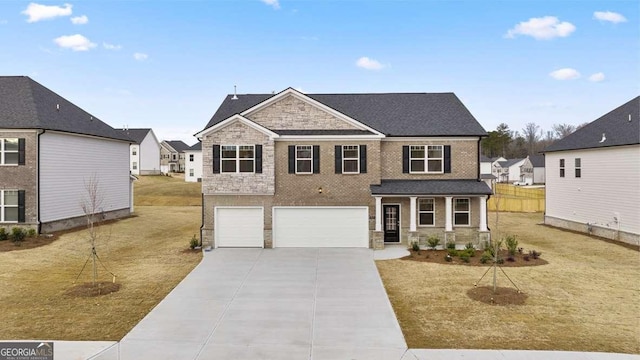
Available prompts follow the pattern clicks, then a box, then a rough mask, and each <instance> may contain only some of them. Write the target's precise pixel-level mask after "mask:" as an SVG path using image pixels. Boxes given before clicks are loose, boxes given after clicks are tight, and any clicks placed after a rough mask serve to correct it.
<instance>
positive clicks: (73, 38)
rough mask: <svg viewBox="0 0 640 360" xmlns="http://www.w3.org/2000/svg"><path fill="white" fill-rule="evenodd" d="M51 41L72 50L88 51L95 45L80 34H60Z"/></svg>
mask: <svg viewBox="0 0 640 360" xmlns="http://www.w3.org/2000/svg"><path fill="white" fill-rule="evenodd" d="M53 42H55V43H56V44H57V45H58V46H60V47H62V48H66V49H71V50H73V51H88V50H91V49H92V48H94V47H96V44H94V43H92V42H91V41H89V39H87V38H86V37H84V36H82V35H80V34H75V35H65V36H60V37H59V38H55V39H53Z"/></svg>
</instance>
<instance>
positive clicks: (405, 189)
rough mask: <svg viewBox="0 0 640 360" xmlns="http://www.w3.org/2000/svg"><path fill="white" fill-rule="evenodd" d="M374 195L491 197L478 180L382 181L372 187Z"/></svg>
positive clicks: (489, 191) (484, 184)
mask: <svg viewBox="0 0 640 360" xmlns="http://www.w3.org/2000/svg"><path fill="white" fill-rule="evenodd" d="M371 194H372V195H491V188H489V186H488V185H487V184H486V183H485V182H484V181H478V180H382V181H381V182H380V185H371Z"/></svg>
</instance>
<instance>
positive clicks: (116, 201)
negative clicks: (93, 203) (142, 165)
mask: <svg viewBox="0 0 640 360" xmlns="http://www.w3.org/2000/svg"><path fill="white" fill-rule="evenodd" d="M131 142H132V141H131V140H130V139H129V138H128V137H127V136H126V134H124V133H122V131H117V130H115V129H114V128H112V127H111V126H109V125H107V124H105V123H104V122H102V121H100V120H99V119H97V118H96V117H94V116H92V115H91V114H89V113H87V112H85V111H84V110H82V109H80V108H79V107H77V106H76V105H74V104H72V103H71V102H69V101H67V100H66V99H64V98H63V97H61V96H60V95H58V94H56V93H54V92H53V91H51V90H49V89H47V88H45V87H44V86H42V85H41V84H39V83H37V82H35V81H34V80H32V79H31V78H29V77H26V76H0V227H4V228H11V227H13V226H21V227H25V228H33V229H36V230H38V231H39V232H51V231H57V230H63V229H68V228H72V227H77V226H81V225H85V224H86V219H85V216H84V212H83V210H82V204H83V202H84V201H85V200H84V199H86V198H87V197H88V193H87V190H86V187H87V184H88V183H89V182H90V181H92V180H95V182H97V184H98V192H99V200H101V206H100V208H99V211H100V213H101V215H102V218H103V219H112V218H118V217H123V216H127V215H129V214H130V213H131V211H132V208H133V194H132V191H133V187H132V179H131V175H130V174H129V144H130V143H131Z"/></svg>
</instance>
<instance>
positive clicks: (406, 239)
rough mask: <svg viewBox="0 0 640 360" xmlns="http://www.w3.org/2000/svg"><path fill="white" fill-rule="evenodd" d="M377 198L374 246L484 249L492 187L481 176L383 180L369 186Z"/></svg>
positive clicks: (487, 231) (487, 238)
mask: <svg viewBox="0 0 640 360" xmlns="http://www.w3.org/2000/svg"><path fill="white" fill-rule="evenodd" d="M371 195H372V196H373V197H374V199H375V226H374V230H373V232H372V240H373V247H374V248H375V249H382V248H384V246H385V244H387V245H389V244H403V245H407V246H409V245H410V244H411V243H413V242H418V243H419V244H420V245H421V246H426V244H427V239H428V238H429V237H437V238H439V239H440V244H441V245H443V246H446V245H447V244H448V243H452V242H453V243H456V244H459V245H464V244H467V243H470V242H471V243H473V244H474V245H475V246H477V247H482V246H483V245H484V244H485V243H487V242H488V241H489V240H490V232H489V228H488V226H487V200H488V198H489V196H490V195H491V189H490V187H489V186H488V185H487V184H486V183H485V182H484V181H481V180H475V179H471V180H382V181H381V184H380V185H372V186H371Z"/></svg>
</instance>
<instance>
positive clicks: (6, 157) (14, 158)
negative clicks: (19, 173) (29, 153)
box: [0, 138, 20, 165]
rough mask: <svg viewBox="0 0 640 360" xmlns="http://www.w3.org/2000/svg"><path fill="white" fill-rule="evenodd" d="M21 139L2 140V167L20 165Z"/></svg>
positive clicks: (0, 161) (0, 155)
mask: <svg viewBox="0 0 640 360" xmlns="http://www.w3.org/2000/svg"><path fill="white" fill-rule="evenodd" d="M19 150H20V147H19V139H17V138H14V139H0V165H18V163H19V158H20V156H19Z"/></svg>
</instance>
